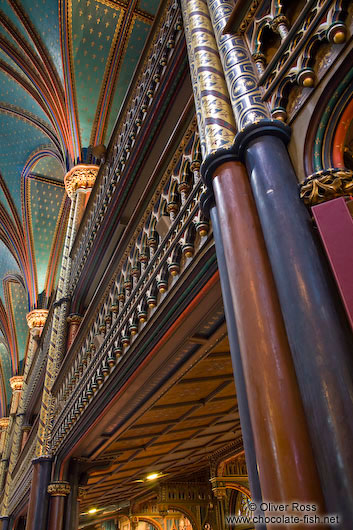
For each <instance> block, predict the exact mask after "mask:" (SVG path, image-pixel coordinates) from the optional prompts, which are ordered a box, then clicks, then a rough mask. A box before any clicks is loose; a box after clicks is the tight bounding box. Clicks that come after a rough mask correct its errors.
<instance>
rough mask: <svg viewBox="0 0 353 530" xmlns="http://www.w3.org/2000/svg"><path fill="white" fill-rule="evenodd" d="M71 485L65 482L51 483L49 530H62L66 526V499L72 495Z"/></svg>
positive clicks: (49, 487) (49, 488) (49, 491)
mask: <svg viewBox="0 0 353 530" xmlns="http://www.w3.org/2000/svg"><path fill="white" fill-rule="evenodd" d="M70 489H71V488H70V484H69V483H68V482H65V481H63V480H60V481H56V482H51V484H49V486H48V493H49V495H50V506H49V523H48V530H62V529H63V524H64V508H65V499H66V497H67V496H68V495H69V493H70Z"/></svg>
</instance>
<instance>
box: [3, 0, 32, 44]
mask: <svg viewBox="0 0 353 530" xmlns="http://www.w3.org/2000/svg"><path fill="white" fill-rule="evenodd" d="M0 9H1V10H2V11H3V12H4V13H5V15H6V16H7V17H8V18H9V19H10V21H11V22H12V24H14V26H16V28H17V29H18V31H19V33H20V34H21V35H22V36H23V38H24V39H26V40H27V42H28V43H29V40H28V38H27V35H26V32H25V30H24V28H23V25H22V23H21V21H20V20H19V18H18V17H17V15H16V14H15V13H14V11H13V9H12V8H11V6H10V5H9V3H8V1H7V0H0Z"/></svg>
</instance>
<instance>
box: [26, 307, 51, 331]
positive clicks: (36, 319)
mask: <svg viewBox="0 0 353 530" xmlns="http://www.w3.org/2000/svg"><path fill="white" fill-rule="evenodd" d="M47 316H48V309H33V311H31V312H30V313H27V315H26V320H27V324H28V327H29V329H34V328H42V327H43V326H44V324H45V321H46V319H47Z"/></svg>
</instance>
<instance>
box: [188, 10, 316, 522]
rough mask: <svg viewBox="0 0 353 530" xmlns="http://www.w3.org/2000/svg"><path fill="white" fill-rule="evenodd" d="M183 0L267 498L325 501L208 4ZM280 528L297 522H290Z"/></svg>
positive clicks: (197, 101) (204, 144)
mask: <svg viewBox="0 0 353 530" xmlns="http://www.w3.org/2000/svg"><path fill="white" fill-rule="evenodd" d="M181 3H182V11H183V18H184V26H185V36H186V41H187V46H188V53H189V60H190V71H191V78H192V82H193V89H194V95H195V105H196V111H197V118H198V125H199V131H200V138H201V147H202V154H203V157H205V158H206V160H207V161H208V168H209V174H213V176H214V179H213V185H212V182H210V181H209V180H208V181H207V184H208V185H209V187H210V188H211V189H212V188H213V189H214V193H215V199H216V206H217V211H218V216H219V220H220V226H221V232H222V234H221V236H222V240H223V246H224V251H225V257H226V265H227V269H228V276H229V283H230V289H231V294H232V302H233V308H234V313H235V322H234V321H233V322H231V323H228V326H229V325H231V326H234V327H235V328H236V329H237V333H238V337H239V345H240V351H241V358H242V362H243V364H244V367H243V368H244V377H245V383H246V390H247V394H248V401H249V410H250V417H251V425H252V430H253V434H254V441H255V450H256V459H257V463H258V468H259V477H260V483H261V491H262V498H263V499H264V501H275V502H280V503H283V504H289V505H290V502H291V501H294V500H295V501H296V500H298V501H302V502H304V501H305V502H309V501H310V502H311V503H314V504H319V505H320V506H322V495H321V488H320V484H319V480H318V477H317V473H316V468H315V464H314V462H313V455H312V452H311V444H310V440H309V436H308V432H307V426H306V420H305V416H304V412H303V408H302V405H301V399H300V395H299V392H298V388H297V384H296V379H295V375H294V370H293V366H292V362H291V354H290V350H289V346H288V342H287V336H286V332H285V329H284V323H283V320H282V316H281V310H280V306H279V302H278V298H277V292H276V288H275V285H274V280H273V277H272V272H271V268H270V265H269V261H268V257H267V252H266V248H265V244H264V240H263V236H262V231H261V228H260V224H259V220H258V216H257V211H256V208H255V204H254V201H253V199H252V193H251V190H250V187H249V183H248V178H247V174H246V172H245V169H244V167H243V166H242V165H241V164H240V163H238V162H236V161H235V156H234V155H233V153H232V151H231V144H232V142H233V140H234V134H235V127H234V126H233V123H234V122H233V119H234V117H233V116H232V111H231V107H230V101H229V93H228V90H227V87H226V83H225V80H224V77H223V75H222V71H223V70H222V66H221V63H220V60H219V55H218V51H217V45H216V42H215V37H214V33H213V27H212V23H211V20H210V16H209V12H208V8H207V4H206V3H205V2H203V1H202V0H182V2H181ZM259 112H260V109H259ZM249 116H250V114H249ZM210 168H212V170H211V169H210ZM211 171H212V173H211ZM211 180H212V179H211ZM289 508H290V507H289ZM270 527H271V526H270V525H269V526H268V528H270ZM281 528H283V529H285V528H287V529H288V528H292V526H291V525H290V524H289V523H287V524H286V523H284V524H283V525H281ZM293 528H294V527H293ZM295 528H300V526H298V525H297V526H295Z"/></svg>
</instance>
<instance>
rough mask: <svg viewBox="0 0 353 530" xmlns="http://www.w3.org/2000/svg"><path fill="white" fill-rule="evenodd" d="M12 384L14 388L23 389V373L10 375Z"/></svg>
mask: <svg viewBox="0 0 353 530" xmlns="http://www.w3.org/2000/svg"><path fill="white" fill-rule="evenodd" d="M10 386H11V388H12V390H22V386H23V375H14V376H13V377H10Z"/></svg>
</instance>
